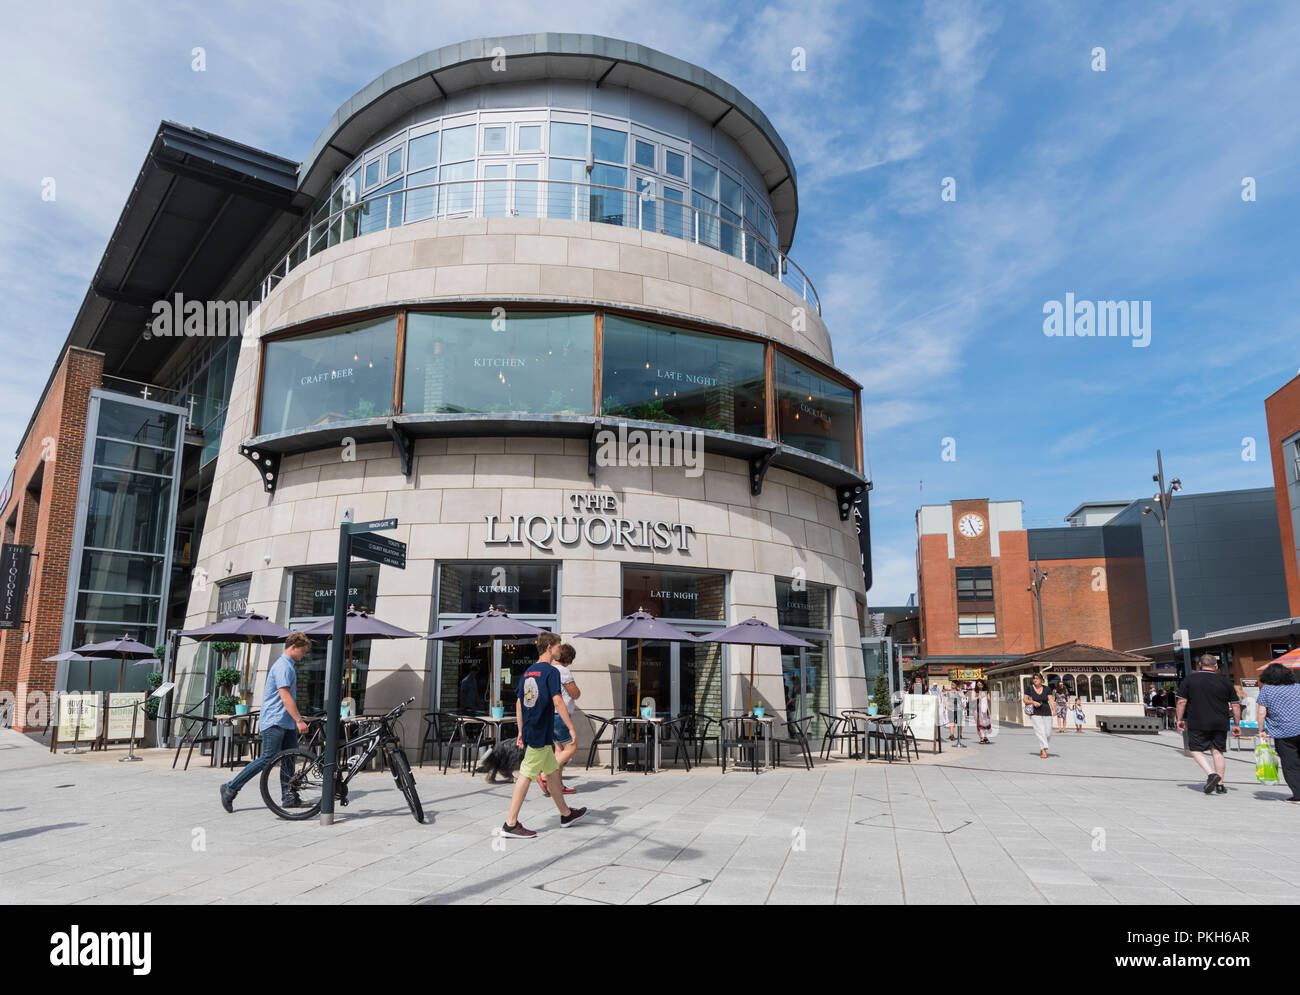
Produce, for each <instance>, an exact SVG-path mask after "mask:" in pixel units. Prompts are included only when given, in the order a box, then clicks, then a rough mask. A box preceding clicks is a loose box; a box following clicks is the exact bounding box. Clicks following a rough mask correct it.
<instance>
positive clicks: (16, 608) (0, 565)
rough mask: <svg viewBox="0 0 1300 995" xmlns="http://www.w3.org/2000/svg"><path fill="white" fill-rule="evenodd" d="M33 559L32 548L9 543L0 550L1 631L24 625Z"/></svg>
mask: <svg viewBox="0 0 1300 995" xmlns="http://www.w3.org/2000/svg"><path fill="white" fill-rule="evenodd" d="M31 559H32V547H31V546H20V545H16V544H14V543H8V542H7V543H5V544H4V546H3V549H0V629H17V628H18V627H19V626H20V625H21V624H22V621H23V601H24V600H25V599H26V597H27V570H28V567H29V566H30V565H31Z"/></svg>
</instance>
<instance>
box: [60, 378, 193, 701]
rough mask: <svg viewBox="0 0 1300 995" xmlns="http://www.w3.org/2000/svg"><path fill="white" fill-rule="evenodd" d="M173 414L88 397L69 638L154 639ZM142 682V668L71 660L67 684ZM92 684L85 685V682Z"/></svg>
mask: <svg viewBox="0 0 1300 995" xmlns="http://www.w3.org/2000/svg"><path fill="white" fill-rule="evenodd" d="M181 417H182V415H180V414H179V413H177V412H173V411H166V410H162V409H160V408H158V407H156V406H154V405H150V404H141V403H133V402H130V401H117V400H112V399H109V398H106V397H97V398H95V399H94V402H93V404H92V420H91V422H90V424H89V425H88V429H89V431H90V432H91V446H90V448H91V459H90V462H89V463H88V464H86V465H84V466H83V467H82V486H84V487H85V488H86V503H85V506H84V508H82V509H81V517H82V521H83V524H82V526H81V529H82V531H81V535H80V539H81V544H80V548H79V556H80V559H79V560H78V561H76V562H75V563H73V564H72V565H71V573H72V578H73V580H74V583H75V584H76V592H77V593H76V601H75V604H74V614H73V618H72V645H74V646H80V645H82V644H84V643H88V642H99V641H103V640H106V639H111V638H113V637H115V636H120V635H122V634H124V633H125V634H127V635H130V636H131V637H132V638H134V639H138V640H140V641H141V642H143V643H144V644H145V645H147V646H153V645H154V644H155V643H156V642H157V641H158V638H159V631H158V630H159V625H160V622H161V616H162V606H163V604H164V599H165V598H166V596H167V587H168V577H167V565H166V561H167V555H168V552H169V546H170V543H171V540H172V529H173V525H174V517H175V504H176V490H177V486H176V476H175V475H176V472H177V469H178V466H179V460H178V459H177V458H176V447H177V444H178V442H179V438H178V437H179V434H180V424H181ZM119 676H120V679H121V681H122V685H121V687H122V689H123V690H132V691H134V690H141V689H143V688H144V686H145V684H144V679H145V668H143V667H127V668H125V669H123V668H120V667H112V666H109V665H103V664H101V665H100V666H99V667H98V668H97V669H95V670H93V671H90V672H88V671H87V669H86V667H85V665H84V664H78V665H74V666H73V667H71V669H70V670H69V674H68V687H69V688H70V689H74V690H82V689H89V690H96V691H103V690H116V689H117V687H118V680H119ZM92 677H93V678H94V686H93V687H90V684H89V682H90V679H91V678H92Z"/></svg>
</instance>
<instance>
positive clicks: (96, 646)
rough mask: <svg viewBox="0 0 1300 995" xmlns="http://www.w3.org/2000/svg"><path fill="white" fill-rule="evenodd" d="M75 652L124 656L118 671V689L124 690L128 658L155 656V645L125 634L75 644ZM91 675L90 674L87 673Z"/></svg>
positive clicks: (136, 658) (137, 658)
mask: <svg viewBox="0 0 1300 995" xmlns="http://www.w3.org/2000/svg"><path fill="white" fill-rule="evenodd" d="M73 652H74V653H116V654H117V655H118V656H120V657H121V658H122V665H121V666H120V667H119V668H118V671H117V689H118V690H119V691H121V690H122V675H123V674H125V673H126V661H127V658H128V657H129V658H131V659H134V660H140V659H148V658H149V657H152V656H153V647H152V646H146V645H145V644H144V643H140V642H136V641H135V640H134V639H132V638H131V637H130V636H127V635H123V636H121V637H119V638H117V639H110V640H109V641H108V642H106V643H87V644H86V645H85V646H74V647H73ZM87 677H89V675H87Z"/></svg>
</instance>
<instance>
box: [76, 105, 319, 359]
mask: <svg viewBox="0 0 1300 995" xmlns="http://www.w3.org/2000/svg"><path fill="white" fill-rule="evenodd" d="M296 181H297V165H296V163H293V162H291V161H289V160H288V159H281V158H279V157H278V156H272V155H270V154H268V153H266V152H260V151H258V150H257V149H253V148H249V147H248V146H246V145H240V144H238V143H236V142H232V141H229V140H228V139H224V138H219V137H217V136H215V135H210V134H208V133H207V132H203V131H198V130H197V129H194V128H186V127H183V126H181V125H177V124H171V123H168V122H163V124H162V125H160V126H159V128H158V133H157V135H156V136H155V137H154V141H153V145H152V146H151V147H150V149H149V154H148V155H147V156H146V157H145V161H144V165H143V166H142V167H141V168H140V175H139V176H138V177H137V178H136V182H135V185H134V186H133V187H132V189H131V194H130V196H129V197H128V198H127V202H126V206H125V207H124V208H123V209H122V215H121V217H120V218H119V219H118V222H117V227H116V228H115V229H114V231H113V236H112V238H110V239H109V242H108V246H107V247H106V248H105V249H104V255H103V258H102V259H101V260H100V263H99V267H98V268H97V269H96V271H95V276H94V279H93V280H91V284H90V288H89V290H87V292H86V297H85V300H84V301H83V302H82V305H81V310H80V311H79V312H78V313H77V317H76V320H75V321H74V322H73V324H72V330H71V331H70V332H69V334H68V343H69V344H70V345H76V346H82V347H84V348H87V349H96V350H99V351H100V352H103V353H104V354H105V358H104V372H105V373H109V374H112V375H115V376H121V377H126V378H128V379H132V380H148V378H149V374H150V373H152V372H153V371H154V370H156V369H158V367H159V366H161V365H162V363H163V362H165V361H166V360H165V358H163V357H161V356H160V355H159V354H160V352H161V351H162V350H170V349H171V348H173V347H174V346H173V344H172V343H169V342H163V341H155V342H154V347H153V348H152V349H151V348H149V347H148V346H149V343H148V342H146V340H145V339H144V338H143V335H142V332H143V331H144V326H145V323H146V322H147V321H148V320H149V319H150V318H151V317H152V308H153V304H154V302H155V301H159V300H170V299H171V298H172V297H173V296H174V295H175V294H178V293H179V294H183V295H184V296H185V298H186V299H191V300H200V301H207V300H211V299H213V298H214V297H215V295H216V294H217V293H218V292H219V291H220V290H221V289H222V288H223V287H224V286H225V285H226V284H227V283H228V282H229V280H230V277H231V275H232V272H233V271H234V270H235V269H236V268H237V267H238V266H239V264H240V263H241V262H243V260H244V257H245V256H246V255H247V254H248V253H249V249H250V247H251V246H253V245H255V244H256V242H257V240H258V238H257V237H258V235H259V234H260V233H261V232H262V231H263V230H264V229H265V228H266V226H267V224H268V223H269V222H271V221H272V220H274V219H275V218H276V217H277V216H278V215H282V214H286V213H288V214H300V213H301V209H300V208H297V207H295V205H294V203H293V198H294V195H295V193H296V189H297V183H296Z"/></svg>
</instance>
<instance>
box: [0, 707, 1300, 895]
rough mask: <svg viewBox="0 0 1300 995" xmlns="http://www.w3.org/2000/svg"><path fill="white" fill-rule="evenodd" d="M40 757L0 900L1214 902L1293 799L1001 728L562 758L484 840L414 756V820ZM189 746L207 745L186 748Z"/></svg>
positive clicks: (1124, 744)
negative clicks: (656, 756) (977, 735)
mask: <svg viewBox="0 0 1300 995" xmlns="http://www.w3.org/2000/svg"><path fill="white" fill-rule="evenodd" d="M121 755H123V754H122V751H114V752H109V753H103V754H94V755H87V754H83V755H81V756H77V757H71V756H64V755H58V756H52V755H51V754H50V753H49V752H48V750H47V749H46V748H45V747H43V746H41V745H39V744H38V743H35V742H34V741H33V740H31V739H28V738H27V737H24V736H21V735H18V734H17V733H13V732H11V731H8V730H0V855H2V859H0V901H3V902H5V903H26V902H49V903H58V904H75V903H95V904H102V903H199V904H202V903H211V902H227V901H228V902H239V903H272V902H291V903H311V904H320V903H330V904H345V903H350V902H351V903H373V902H382V903H436V904H441V903H471V904H502V903H507V904H516V903H542V904H557V903H588V904H646V903H652V904H717V903H746V904H753V903H774V904H779V903H819V904H820V903H828V904H829V903H867V902H882V903H916V904H949V903H951V904H959V905H966V904H998V903H1034V904H1073V903H1105V904H1111V903H1120V904H1139V903H1143V904H1145V903H1174V904H1184V903H1214V904H1224V903H1228V902H1236V901H1260V902H1263V903H1266V904H1276V903H1291V902H1296V901H1298V900H1300V852H1298V850H1300V848H1298V847H1297V845H1296V840H1297V833H1296V826H1297V822H1298V820H1300V806H1296V805H1289V804H1286V803H1285V802H1284V801H1283V799H1284V798H1286V797H1288V795H1289V792H1288V791H1287V789H1286V787H1285V785H1281V786H1277V785H1261V784H1257V783H1256V782H1255V778H1254V764H1253V760H1252V759H1251V754H1250V753H1249V752H1248V751H1245V750H1243V751H1242V752H1241V753H1240V754H1238V755H1236V756H1232V755H1231V754H1230V756H1231V759H1230V760H1229V764H1228V776H1227V783H1228V786H1229V788H1230V789H1231V790H1230V791H1229V793H1228V794H1226V795H1221V796H1213V797H1207V796H1206V795H1204V794H1203V793H1202V790H1201V788H1202V786H1203V783H1204V781H1203V778H1202V777H1201V776H1200V775H1199V773H1198V770H1197V768H1196V767H1195V765H1194V764H1193V762H1192V761H1191V760H1190V759H1187V758H1185V757H1184V756H1183V755H1182V751H1181V740H1180V738H1179V737H1178V736H1177V735H1176V734H1175V733H1172V732H1165V733H1161V734H1160V735H1159V736H1140V737H1139V736H1132V737H1121V736H1107V735H1104V734H1101V733H1096V732H1088V733H1083V734H1075V733H1073V732H1070V733H1066V734H1064V735H1060V734H1058V735H1057V736H1056V737H1055V739H1054V741H1053V750H1052V756H1051V757H1050V758H1049V759H1048V760H1046V761H1043V760H1039V758H1038V754H1037V750H1036V746H1035V743H1034V739H1033V736H1032V734H1031V733H1030V732H1029V731H1028V730H1024V729H1021V728H1019V727H1014V726H1011V727H1003V728H1002V730H1001V731H1000V735H999V736H998V737H997V739H996V741H995V742H994V744H993V745H991V746H979V745H971V746H969V747H968V748H966V749H961V750H947V749H945V751H944V753H943V754H942V756H941V757H929V756H926V757H924V758H923V760H922V761H921V762H919V763H912V764H906V763H895V764H892V765H891V764H887V763H884V762H883V761H872V762H870V763H866V764H864V763H862V762H860V761H851V760H839V761H832V762H828V763H821V762H819V763H818V764H817V767H816V769H815V770H813V771H811V772H810V771H806V770H803V769H802V768H801V767H791V768H784V767H783V768H782V769H780V770H778V771H767V772H764V773H761V774H759V775H757V776H755V775H754V774H752V773H747V772H744V771H734V772H733V771H728V773H727V774H726V775H723V774H721V773H720V772H718V770H717V769H716V768H714V767H708V768H703V769H697V770H695V771H692V772H691V773H689V774H687V773H684V772H677V771H671V772H665V773H660V774H652V775H642V774H639V773H634V772H633V773H623V772H620V773H618V774H613V775H611V774H610V773H609V771H608V770H605V771H604V772H603V773H602V772H598V771H596V770H592V771H591V772H584V771H581V770H578V771H576V772H575V776H574V778H573V780H572V783H573V784H575V785H576V786H577V787H578V788H579V789H580V792H579V794H578V795H576V796H573V798H574V799H575V800H576V802H577V803H578V804H585V805H588V806H590V808H591V812H590V814H589V815H588V816H587V818H586V819H584V820H583V821H582V822H581V823H579V824H577V825H575V826H573V827H572V828H569V829H565V830H561V829H560V828H559V820H558V817H557V815H556V813H555V809H554V806H553V804H552V803H551V802H550V801H549V800H548V799H542V798H541V797H540V792H539V791H538V790H537V789H536V788H534V789H533V790H532V791H531V792H530V794H529V799H528V801H527V802H526V803H525V805H524V811H523V817H522V819H521V821H522V822H523V823H524V824H525V825H526V826H529V827H530V828H535V829H537V830H539V831H540V833H541V835H539V837H538V838H537V839H535V840H531V841H502V840H499V839H497V838H495V832H496V829H497V828H498V827H499V826H500V824H501V822H502V820H503V818H504V815H505V811H506V807H507V804H508V799H509V793H510V788H509V786H507V785H504V784H497V785H488V784H486V783H485V782H484V781H483V779H482V778H477V779H471V778H470V777H469V776H468V775H466V774H460V773H449V774H446V775H443V774H441V773H438V772H437V771H436V770H435V769H434V768H433V767H432V766H427V767H425V768H424V769H423V770H421V769H420V768H417V769H416V780H417V784H418V788H419V791H420V795H421V798H422V799H423V802H424V808H425V812H426V820H427V821H426V824H425V825H418V824H416V823H415V821H414V820H413V819H412V818H411V816H410V814H409V812H408V810H407V808H406V805H405V802H404V800H403V799H402V796H401V794H400V792H399V791H398V790H397V788H396V786H395V785H394V784H393V781H392V778H391V777H390V776H389V775H388V774H387V773H375V774H365V775H361V776H360V777H359V778H358V780H356V781H354V782H353V785H354V787H353V789H352V792H351V799H350V801H351V804H350V805H349V806H348V807H347V808H342V809H339V816H340V818H339V821H338V823H336V825H334V826H333V827H331V828H322V827H320V826H319V824H318V823H317V822H315V821H310V822H306V823H289V822H284V821H280V820H278V819H276V818H275V817H273V816H272V815H271V813H270V812H269V811H268V810H267V809H266V808H265V807H264V806H263V805H262V803H261V798H260V795H259V794H258V791H257V786H256V783H255V782H254V783H253V784H251V785H250V786H249V787H248V788H246V789H245V790H244V792H243V793H242V794H241V795H240V797H239V799H238V800H237V802H236V809H235V814H234V815H227V814H226V813H225V812H223V811H222V810H221V808H220V805H219V801H218V797H217V786H218V785H219V784H220V783H221V782H222V781H223V780H224V779H225V776H226V775H225V774H224V773H223V772H219V771H216V770H212V769H210V768H208V767H207V766H199V765H198V764H197V760H196V764H195V765H192V766H191V768H190V770H189V771H182V770H179V769H178V770H175V771H173V770H171V768H170V763H171V753H170V752H162V751H149V752H148V754H147V759H146V760H145V761H144V762H142V763H135V764H127V763H118V762H117V757H119V756H121ZM203 764H206V760H204V761H203Z"/></svg>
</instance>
